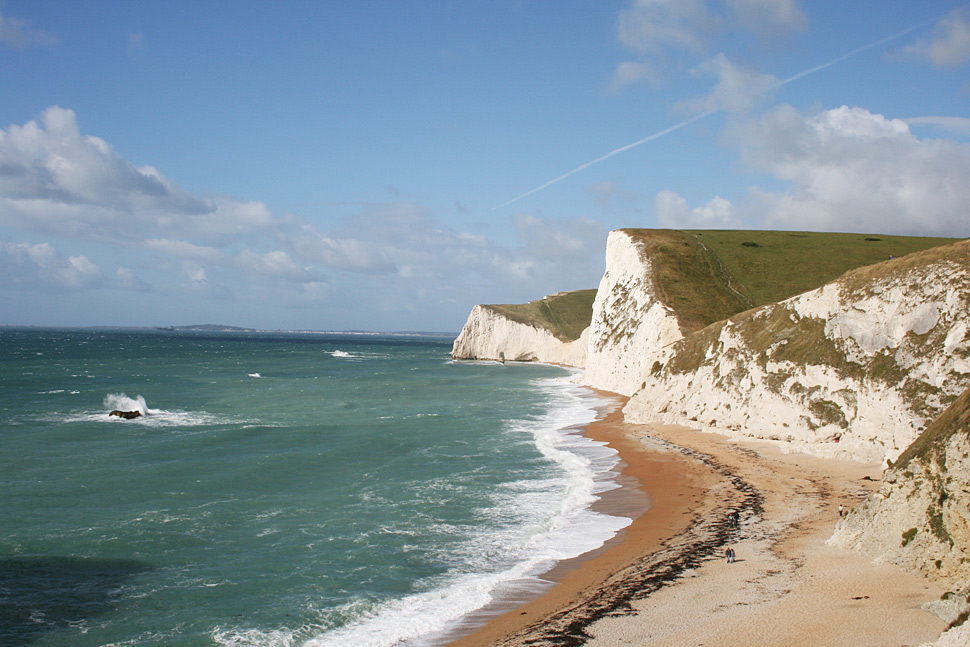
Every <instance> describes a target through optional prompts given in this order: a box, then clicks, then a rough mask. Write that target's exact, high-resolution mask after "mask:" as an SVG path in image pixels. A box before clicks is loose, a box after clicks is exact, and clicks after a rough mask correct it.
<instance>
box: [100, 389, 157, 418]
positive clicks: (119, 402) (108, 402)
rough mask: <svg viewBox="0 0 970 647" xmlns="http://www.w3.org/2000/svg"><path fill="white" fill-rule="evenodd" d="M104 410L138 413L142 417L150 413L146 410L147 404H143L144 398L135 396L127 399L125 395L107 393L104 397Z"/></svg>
mask: <svg viewBox="0 0 970 647" xmlns="http://www.w3.org/2000/svg"><path fill="white" fill-rule="evenodd" d="M104 408H105V409H109V410H112V411H113V410H115V409H117V410H119V411H138V412H140V413H141V415H143V416H147V415H149V414H150V413H152V412H151V411H150V410H149V409H148V404H146V403H145V398H144V396H141V395H139V396H137V397H135V398H129V397H128V395H127V394H125V393H109V394H108V395H106V396H104Z"/></svg>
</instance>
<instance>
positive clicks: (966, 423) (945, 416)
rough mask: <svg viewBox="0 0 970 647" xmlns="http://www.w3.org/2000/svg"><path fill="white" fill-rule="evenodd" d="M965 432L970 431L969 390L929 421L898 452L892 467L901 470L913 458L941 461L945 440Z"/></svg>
mask: <svg viewBox="0 0 970 647" xmlns="http://www.w3.org/2000/svg"><path fill="white" fill-rule="evenodd" d="M967 433H970V391H966V392H964V393H963V394H962V395H961V396H960V397H958V398H957V399H956V400H955V401H954V402H953V404H951V405H950V406H949V407H947V409H946V410H945V411H944V412H943V413H941V414H940V415H939V417H938V418H936V419H935V420H934V421H933V422H931V423H930V424H929V426H928V427H926V429H924V430H923V433H921V434H920V435H919V437H918V438H917V439H916V440H915V441H913V444H912V445H910V446H909V447H907V448H906V451H904V452H903V453H902V454H900V456H899V458H898V459H897V460H896V463H895V464H894V465H893V468H894V469H895V470H897V471H901V470H903V468H905V467H906V466H907V465H908V464H909V463H910V462H911V461H912V460H914V459H919V460H921V461H922V462H923V463H924V464H929V463H931V462H933V461H937V462H943V461H944V457H945V451H944V449H945V447H946V443H947V441H949V440H950V438H951V437H952V436H953V435H954V434H967Z"/></svg>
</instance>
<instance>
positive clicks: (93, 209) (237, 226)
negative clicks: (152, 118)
mask: <svg viewBox="0 0 970 647" xmlns="http://www.w3.org/2000/svg"><path fill="white" fill-rule="evenodd" d="M275 224H277V219H275V218H274V217H273V216H272V214H270V212H269V210H268V209H267V208H266V206H265V205H263V204H262V203H259V202H246V201H242V200H237V199H233V198H228V197H224V196H217V197H206V196H198V195H195V194H192V193H190V192H188V191H185V190H184V189H182V188H180V187H179V186H178V185H177V184H176V183H175V182H173V181H171V180H170V179H168V178H166V177H165V176H164V175H162V173H160V172H159V171H158V170H157V169H155V168H153V167H151V166H142V167H136V166H135V165H134V164H132V163H131V162H129V161H127V160H125V159H124V158H122V157H121V156H119V155H118V154H117V153H115V152H114V150H113V149H112V147H111V146H110V145H109V144H108V143H107V142H105V141H104V140H103V139H100V138H97V137H92V136H85V135H82V134H81V132H80V128H79V126H78V123H77V119H76V117H75V115H74V112H73V111H71V110H67V109H64V108H60V107H57V106H54V107H51V108H48V109H47V110H45V111H44V112H43V113H42V114H41V116H40V118H39V121H29V122H27V123H26V124H24V125H23V126H17V125H13V126H10V127H9V129H8V130H6V131H3V130H0V225H5V226H8V227H14V228H17V229H21V230H24V231H31V232H35V233H42V234H58V235H71V236H75V237H80V238H85V239H88V240H101V241H104V240H110V241H128V242H136V241H137V240H138V238H139V236H153V235H154V236H159V235H160V236H163V237H174V238H182V239H188V240H196V241H199V242H226V241H230V240H236V239H239V238H242V237H244V236H247V235H250V234H253V233H256V232H258V231H260V230H264V229H267V228H269V227H272V226H274V225H275Z"/></svg>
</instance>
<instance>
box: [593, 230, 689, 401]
mask: <svg viewBox="0 0 970 647" xmlns="http://www.w3.org/2000/svg"><path fill="white" fill-rule="evenodd" d="M683 336H684V335H683V332H682V331H681V328H680V323H679V321H678V319H677V313H676V312H675V311H674V310H673V308H671V307H669V306H667V305H666V304H665V303H664V302H663V300H662V299H661V298H660V289H659V286H658V284H657V281H656V277H655V274H654V272H653V267H652V263H651V256H650V254H649V249H648V247H647V245H645V244H644V243H643V242H642V241H640V240H638V239H637V238H635V237H633V236H631V235H630V234H628V233H627V232H625V231H613V232H610V236H609V239H608V240H607V243H606V272H605V273H604V274H603V279H602V280H601V281H600V285H599V289H598V290H597V291H596V300H595V301H594V302H593V319H592V322H591V323H590V326H589V329H588V331H587V333H586V343H587V353H586V371H585V374H584V377H583V381H584V382H585V383H586V384H588V385H590V386H593V387H595V388H598V389H603V390H605V391H611V392H613V393H620V394H622V395H633V393H635V392H636V390H637V389H639V388H640V386H641V385H642V384H643V376H644V375H645V374H646V372H647V371H646V367H648V366H650V364H652V362H653V359H654V356H655V355H656V353H657V352H659V351H660V349H662V348H663V347H665V346H667V345H669V344H672V343H673V342H675V341H677V340H678V339H681V338H682V337H683Z"/></svg>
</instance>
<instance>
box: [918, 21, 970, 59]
mask: <svg viewBox="0 0 970 647" xmlns="http://www.w3.org/2000/svg"><path fill="white" fill-rule="evenodd" d="M904 51H905V52H906V53H908V54H913V55H915V56H917V57H920V58H926V59H928V60H929V61H931V62H932V63H933V65H935V66H936V67H957V66H959V65H963V64H964V63H966V62H967V61H970V10H968V9H967V8H961V9H956V10H955V11H952V12H951V13H950V14H948V15H947V16H946V17H945V18H943V19H942V20H940V22H938V23H937V24H936V27H935V28H934V29H933V36H932V38H929V39H926V38H924V39H922V40H920V41H918V42H917V43H915V44H914V45H911V46H909V47H907V48H906V49H905V50H904Z"/></svg>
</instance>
